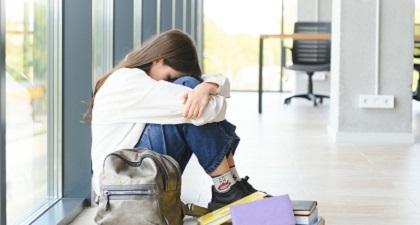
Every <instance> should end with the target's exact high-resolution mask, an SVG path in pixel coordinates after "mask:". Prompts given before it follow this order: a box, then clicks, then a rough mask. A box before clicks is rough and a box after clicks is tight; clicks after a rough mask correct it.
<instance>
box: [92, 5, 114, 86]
mask: <svg viewBox="0 0 420 225" xmlns="http://www.w3.org/2000/svg"><path fill="white" fill-rule="evenodd" d="M92 9H93V13H92V17H93V19H92V20H93V21H92V24H93V32H92V43H93V45H92V63H93V65H94V66H93V68H92V90H94V88H95V85H96V82H97V81H98V80H99V79H100V78H101V77H102V76H104V75H105V74H106V73H107V72H108V71H110V70H111V69H112V67H113V66H114V65H113V49H114V48H113V46H114V35H113V34H114V0H94V1H92ZM98 21H99V22H98ZM96 41H99V43H101V45H100V46H96V45H95V42H96ZM98 52H99V53H100V54H97V53H98ZM98 55H99V56H98ZM98 62H99V65H101V66H100V69H98V68H96V65H98Z"/></svg>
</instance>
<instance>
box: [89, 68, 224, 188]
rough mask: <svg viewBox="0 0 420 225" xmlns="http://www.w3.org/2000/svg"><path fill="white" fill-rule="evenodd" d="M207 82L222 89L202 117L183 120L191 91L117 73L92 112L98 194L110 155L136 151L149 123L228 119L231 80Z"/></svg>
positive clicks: (135, 73)
mask: <svg viewBox="0 0 420 225" xmlns="http://www.w3.org/2000/svg"><path fill="white" fill-rule="evenodd" d="M202 78H203V80H204V82H212V83H216V84H218V85H219V89H218V92H217V93H218V94H217V95H212V96H211V99H210V102H209V105H208V106H207V108H206V110H205V112H204V114H203V116H202V117H200V118H197V119H187V118H184V117H183V116H182V113H183V110H184V104H182V102H181V95H182V94H183V93H185V92H186V91H188V90H189V89H190V88H188V87H185V86H182V85H177V84H173V83H170V82H167V81H163V80H161V81H156V80H153V79H152V78H150V77H149V76H148V75H147V74H146V73H145V72H144V71H143V70H140V69H135V68H134V69H129V68H122V69H119V70H117V71H115V72H114V73H113V74H112V75H111V76H110V77H108V79H107V80H106V82H105V83H104V85H103V86H102V87H101V88H100V89H99V91H98V92H97V93H96V96H95V103H94V107H93V111H92V152H91V154H92V169H93V177H92V185H93V189H94V191H95V192H96V194H99V179H98V176H99V174H100V173H101V171H102V166H103V161H104V159H105V157H106V156H107V155H108V154H110V153H111V152H113V151H115V150H118V149H123V148H133V147H134V146H135V145H136V144H137V142H138V141H139V138H140V136H141V134H142V132H143V129H144V126H145V124H146V123H155V124H181V123H192V124H194V125H203V124H206V123H211V122H219V121H222V120H224V119H225V113H226V100H225V99H226V98H229V97H230V83H229V80H228V79H227V78H226V77H225V76H223V75H221V74H212V75H204V76H203V77H202Z"/></svg>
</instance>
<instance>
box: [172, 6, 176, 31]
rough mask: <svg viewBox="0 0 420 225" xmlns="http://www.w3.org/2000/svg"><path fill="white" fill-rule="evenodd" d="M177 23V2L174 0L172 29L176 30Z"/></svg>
mask: <svg viewBox="0 0 420 225" xmlns="http://www.w3.org/2000/svg"><path fill="white" fill-rule="evenodd" d="M175 21H176V0H172V29H175V24H176V23H175Z"/></svg>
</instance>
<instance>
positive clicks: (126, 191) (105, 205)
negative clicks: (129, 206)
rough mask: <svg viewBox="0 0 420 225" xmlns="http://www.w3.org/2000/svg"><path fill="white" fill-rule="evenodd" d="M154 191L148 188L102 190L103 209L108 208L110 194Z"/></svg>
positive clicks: (118, 194)
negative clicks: (103, 198)
mask: <svg viewBox="0 0 420 225" xmlns="http://www.w3.org/2000/svg"><path fill="white" fill-rule="evenodd" d="M154 193H155V192H154V191H153V190H150V189H138V190H104V191H102V196H104V197H105V203H104V208H102V209H103V210H104V211H108V209H109V199H110V196H130V195H152V194H154Z"/></svg>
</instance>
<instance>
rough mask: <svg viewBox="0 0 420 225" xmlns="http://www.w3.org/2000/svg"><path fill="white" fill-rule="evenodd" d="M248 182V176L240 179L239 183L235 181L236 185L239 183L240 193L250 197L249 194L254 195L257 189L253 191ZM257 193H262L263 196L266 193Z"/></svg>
mask: <svg viewBox="0 0 420 225" xmlns="http://www.w3.org/2000/svg"><path fill="white" fill-rule="evenodd" d="M248 180H249V177H248V176H245V177H244V178H242V179H241V180H240V181H236V183H239V184H240V186H241V188H242V191H243V192H244V193H245V194H247V195H250V194H253V193H255V192H257V191H258V190H257V189H255V188H254V187H252V185H251V184H250V183H248ZM258 192H262V193H264V194H267V193H266V192H264V191H258ZM266 197H272V196H271V195H269V194H267V196H266Z"/></svg>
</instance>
